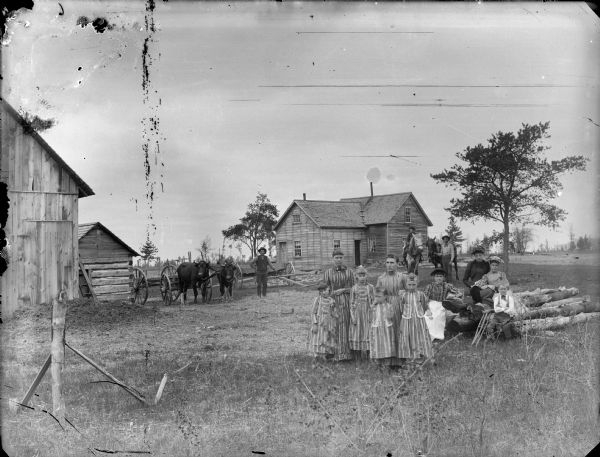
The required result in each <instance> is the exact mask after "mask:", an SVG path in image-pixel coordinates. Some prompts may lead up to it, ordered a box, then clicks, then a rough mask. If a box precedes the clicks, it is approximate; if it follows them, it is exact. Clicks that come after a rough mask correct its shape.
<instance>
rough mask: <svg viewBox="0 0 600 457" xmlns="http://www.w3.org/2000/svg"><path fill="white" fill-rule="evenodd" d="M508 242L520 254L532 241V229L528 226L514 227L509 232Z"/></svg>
mask: <svg viewBox="0 0 600 457" xmlns="http://www.w3.org/2000/svg"><path fill="white" fill-rule="evenodd" d="M510 238H511V239H510V242H511V245H512V246H514V252H518V253H520V254H522V253H524V252H525V251H526V250H527V245H528V244H529V243H530V242H531V241H533V230H532V229H531V228H530V227H525V226H521V227H520V228H519V227H515V228H514V229H512V231H511V232H510Z"/></svg>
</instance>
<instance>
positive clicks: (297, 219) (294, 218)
mask: <svg viewBox="0 0 600 457" xmlns="http://www.w3.org/2000/svg"><path fill="white" fill-rule="evenodd" d="M299 223H300V214H292V224H299Z"/></svg>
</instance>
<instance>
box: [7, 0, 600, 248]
mask: <svg viewBox="0 0 600 457" xmlns="http://www.w3.org/2000/svg"><path fill="white" fill-rule="evenodd" d="M61 4H62V6H63V9H64V14H62V15H61V14H59V12H60V8H59V7H58V5H57V3H56V2H54V1H36V2H35V6H34V8H33V10H32V11H25V10H22V11H21V12H19V13H18V14H17V16H16V18H15V19H14V20H12V21H11V22H10V23H9V24H8V34H7V35H6V36H5V39H4V41H3V43H2V57H3V60H2V65H3V71H2V73H3V76H4V80H3V86H2V96H3V97H4V98H5V99H6V100H7V101H8V102H9V103H10V104H11V105H12V106H13V107H15V108H16V109H21V110H24V111H26V112H29V113H31V114H36V115H39V116H40V117H42V118H52V119H54V120H55V121H56V125H55V126H54V127H52V128H51V129H49V130H46V131H44V132H42V136H43V137H44V139H45V140H46V141H47V142H48V143H49V144H50V145H51V146H52V147H53V148H54V149H55V150H56V151H57V152H58V154H59V155H60V156H61V157H62V158H63V159H64V160H65V161H66V162H67V163H68V164H69V165H70V166H71V167H72V168H73V169H74V170H75V172H76V173H77V174H78V175H79V176H80V177H81V178H82V179H83V180H84V181H85V182H86V183H88V184H89V185H90V186H91V188H92V189H93V190H94V192H95V195H94V196H92V197H87V198H84V199H81V200H80V207H79V221H80V223H85V222H94V221H100V222H102V223H103V224H104V225H105V226H107V227H108V228H109V229H110V230H111V231H113V232H114V233H115V234H117V235H118V236H119V237H120V238H121V239H122V240H123V241H125V242H126V243H127V244H129V245H130V246H131V247H133V248H134V249H137V250H139V248H140V246H141V245H142V244H143V242H144V241H145V239H146V236H147V235H148V236H149V237H150V239H151V240H152V241H153V242H154V243H155V244H156V245H157V247H158V249H159V252H158V255H160V256H161V257H162V258H173V257H177V256H180V255H187V252H188V251H191V252H192V255H193V256H194V257H195V256H197V255H198V251H197V248H199V247H200V245H201V243H202V240H203V239H205V238H206V237H207V236H208V237H210V240H211V246H212V248H213V249H215V250H216V249H218V248H219V247H221V246H222V243H223V238H222V235H221V231H222V230H223V229H225V228H227V227H228V226H230V225H233V224H235V223H236V222H238V220H239V218H240V217H242V216H243V215H244V212H245V211H246V208H247V205H248V203H250V202H251V201H253V200H254V199H255V197H256V194H257V193H258V192H263V193H266V194H267V195H268V197H269V198H270V200H271V202H273V203H274V204H276V205H277V207H278V209H279V210H280V212H281V213H283V212H284V211H285V209H286V208H287V207H288V206H289V205H290V204H291V202H292V200H293V199H301V198H302V194H303V193H306V195H307V198H308V199H315V200H339V199H341V198H344V197H356V196H364V195H368V194H369V192H370V190H369V181H370V180H372V181H373V185H374V191H375V194H388V193H394V192H409V191H410V192H413V194H414V195H415V197H416V198H417V200H418V201H419V202H420V204H421V206H422V207H423V208H424V209H425V211H426V213H427V215H428V216H429V218H430V219H431V221H432V222H433V224H434V226H433V227H431V228H430V231H429V233H430V235H431V236H433V235H437V236H440V235H441V233H442V232H443V231H444V229H445V228H446V226H447V223H448V212H447V211H445V208H447V207H448V206H449V204H450V203H449V202H450V199H451V198H452V197H453V196H458V195H457V194H456V193H455V192H453V191H451V190H450V189H448V188H446V187H444V186H443V185H442V184H438V183H436V182H435V181H434V180H433V179H432V178H431V177H430V175H431V174H432V173H439V172H441V171H442V170H444V169H447V168H449V167H451V166H452V165H453V164H454V163H456V161H457V158H456V156H455V154H456V153H457V152H459V151H462V150H464V149H465V148H466V147H468V146H475V145H477V144H479V143H482V144H485V143H486V142H487V140H488V139H489V138H490V137H491V135H492V134H494V133H497V132H498V131H504V132H506V131H512V132H516V131H517V130H518V129H519V128H520V127H521V125H522V124H523V123H527V124H536V123H539V122H546V121H549V122H550V134H551V138H550V139H549V140H548V141H547V142H546V144H547V145H548V146H550V147H551V149H550V150H549V151H548V153H547V156H548V158H549V159H551V160H556V159H560V158H562V157H564V156H567V155H583V156H585V157H588V158H589V159H590V162H589V164H588V168H587V171H585V172H578V173H574V174H571V175H565V177H564V179H563V180H562V181H563V184H564V189H563V191H562V194H561V196H560V197H559V198H558V199H556V201H554V202H553V203H555V204H557V205H559V206H560V207H562V208H564V209H566V210H567V212H568V216H567V219H566V221H565V222H564V223H562V224H561V226H560V227H559V229H558V230H556V231H553V230H550V229H547V228H542V227H534V234H535V241H534V242H533V243H532V245H530V249H535V248H536V247H537V246H538V244H539V243H544V242H545V240H548V242H549V245H550V246H553V245H555V244H558V243H567V242H568V241H569V229H570V228H572V230H573V231H574V232H575V234H576V235H577V236H580V235H583V234H588V235H592V236H598V225H599V224H598V219H599V217H598V210H597V208H598V207H599V205H598V203H600V202H599V201H598V196H599V192H598V190H599V188H598V174H599V171H600V164H599V159H600V155H599V154H598V150H599V145H600V126H599V124H600V108H599V106H600V104H599V101H600V100H599V98H600V97H599V95H600V92H599V88H598V80H599V78H598V76H599V75H598V70H599V68H600V66H599V65H598V63H599V58H598V56H600V52H599V51H600V36H599V32H600V27H599V25H600V24H599V20H598V17H597V16H595V15H594V14H593V12H592V11H591V10H590V9H589V7H587V6H586V5H585V3H522V2H514V3H512V2H511V3H489V4H488V3H485V2H484V3H475V2H472V3H466V2H465V3H452V4H442V3H435V2H434V3H379V4H378V3H344V2H335V3H331V2H327V3H320V2H306V3H305V2H281V3H279V2H257V3H236V2H229V3H227V2H207V3H205V2H176V1H169V2H156V8H155V10H154V12H153V13H149V12H148V11H146V4H145V3H144V2H136V1H130V2H112V1H95V2H86V1H77V2H74V1H61ZM81 16H86V17H87V18H89V19H90V20H93V19H94V18H96V17H102V18H105V19H106V20H107V21H108V23H110V24H111V28H110V30H108V29H107V30H105V31H104V32H103V33H98V32H96V31H95V30H94V28H93V27H92V26H91V25H88V26H86V27H80V26H77V25H76V24H77V20H78V18H79V17H81ZM146 20H149V21H150V24H152V21H153V23H154V25H155V30H154V31H152V30H150V29H149V28H147V27H146V26H145V24H146ZM145 43H146V45H147V49H148V52H147V53H146V55H145V57H144V52H143V50H144V46H145ZM144 69H147V71H148V73H147V75H148V78H147V84H146V85H145V86H144V84H143V82H144V78H143V74H144ZM150 118H155V119H156V120H157V123H156V129H155V130H150V124H151V122H150ZM144 144H146V145H147V146H148V169H147V168H146V167H145V152H144V149H143V146H144ZM389 154H395V155H415V156H418V157H414V158H410V159H408V160H402V159H396V158H389V157H387V158H376V157H346V156H355V155H367V156H373V155H389ZM150 185H152V186H153V187H152V189H153V190H154V194H153V199H152V200H150V199H149V198H147V193H148V191H149V189H150V187H149V186H150ZM459 225H460V226H461V228H462V230H463V232H464V234H465V235H467V238H468V240H469V241H473V240H474V239H475V238H481V236H482V235H483V234H484V233H488V234H489V233H491V231H492V229H496V230H501V226H500V224H499V223H485V222H481V221H479V222H477V223H475V224H473V223H471V222H469V221H459ZM230 244H231V242H226V243H225V245H226V246H229V245H230ZM226 252H227V253H232V254H234V255H235V254H237V251H236V250H235V249H234V250H233V251H230V249H229V248H228V247H227V248H226Z"/></svg>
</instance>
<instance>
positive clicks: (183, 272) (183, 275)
mask: <svg viewBox="0 0 600 457" xmlns="http://www.w3.org/2000/svg"><path fill="white" fill-rule="evenodd" d="M208 271H209V265H208V263H207V262H205V261H204V260H201V261H200V262H192V263H190V262H183V263H182V264H180V265H179V266H178V267H177V278H178V279H179V292H178V293H177V296H176V297H175V300H177V298H178V297H179V296H180V295H181V304H182V305H183V304H185V301H186V299H187V290H188V289H189V288H190V287H191V288H192V289H193V290H194V303H197V302H198V282H200V281H202V278H203V277H204V276H206V274H207V273H208ZM203 298H204V297H203Z"/></svg>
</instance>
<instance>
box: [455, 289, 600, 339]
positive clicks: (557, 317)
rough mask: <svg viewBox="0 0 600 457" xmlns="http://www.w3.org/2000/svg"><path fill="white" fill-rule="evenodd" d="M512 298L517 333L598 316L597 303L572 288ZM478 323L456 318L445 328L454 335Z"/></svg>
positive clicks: (599, 309) (561, 325)
mask: <svg viewBox="0 0 600 457" xmlns="http://www.w3.org/2000/svg"><path fill="white" fill-rule="evenodd" d="M513 296H514V299H515V308H516V311H517V314H516V315H515V317H514V318H513V324H514V326H515V328H516V330H518V331H519V332H521V333H525V332H532V331H538V330H555V329H560V328H564V327H565V326H567V325H569V324H575V323H581V322H586V321H588V320H591V319H596V318H598V317H600V303H598V302H592V301H591V299H590V296H589V295H583V296H580V295H579V290H578V289H576V288H569V289H567V288H564V287H561V288H559V289H541V290H540V289H537V290H534V291H530V292H519V293H515V294H514V295H513ZM478 323H479V321H478V320H474V319H473V318H472V317H462V316H456V317H454V318H453V319H452V320H451V321H450V322H449V323H448V325H447V328H448V329H449V330H450V331H456V332H459V331H460V332H465V331H472V330H475V329H476V328H477V324H478Z"/></svg>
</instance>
